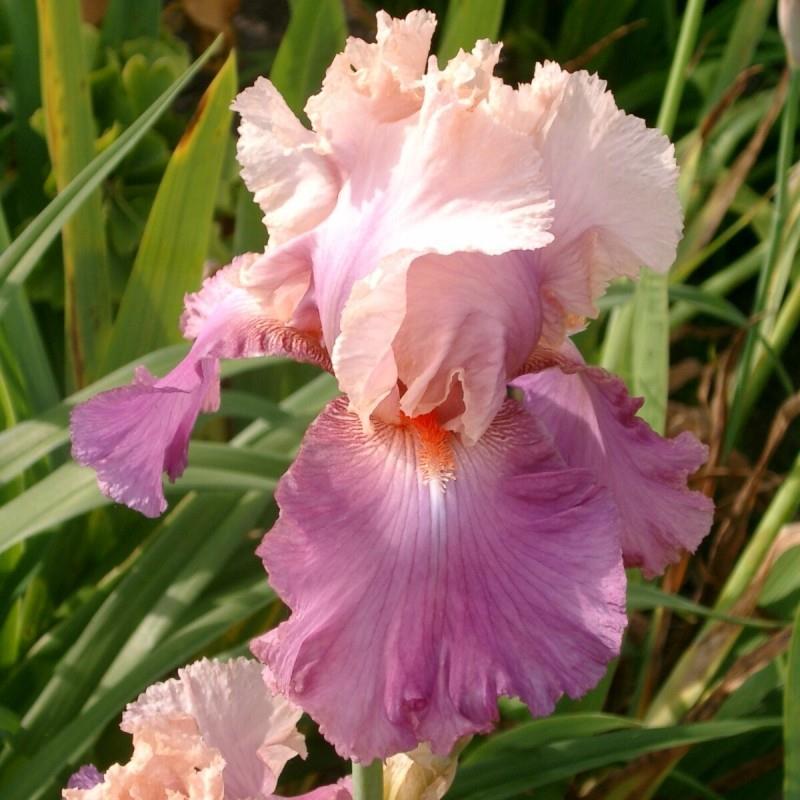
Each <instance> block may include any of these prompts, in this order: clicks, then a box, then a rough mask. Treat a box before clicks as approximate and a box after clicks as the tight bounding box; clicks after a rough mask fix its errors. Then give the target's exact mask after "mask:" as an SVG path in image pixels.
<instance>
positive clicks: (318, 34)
mask: <svg viewBox="0 0 800 800" xmlns="http://www.w3.org/2000/svg"><path fill="white" fill-rule="evenodd" d="M291 12H292V17H291V19H290V20H289V27H288V28H287V29H286V33H285V34H284V36H283V39H282V40H281V44H280V47H279V48H278V52H277V54H276V55H275V61H274V62H273V64H272V70H271V71H270V79H271V80H272V82H273V83H274V84H275V86H276V88H277V89H278V91H280V93H281V94H282V95H283V98H284V100H286V103H287V105H288V106H289V108H291V109H292V111H294V113H295V114H297V115H298V116H299V115H300V114H301V113H302V111H303V106H304V105H305V103H306V100H307V99H308V97H309V96H310V95H311V94H313V93H314V92H315V91H317V89H319V87H320V86H321V85H322V77H323V75H324V74H325V70H326V68H327V66H328V64H330V63H331V61H332V60H333V57H334V56H335V55H336V53H338V52H339V51H340V50H341V49H342V47H343V45H344V40H345V36H346V35H347V24H346V22H345V17H344V9H343V7H342V0H292V2H291Z"/></svg>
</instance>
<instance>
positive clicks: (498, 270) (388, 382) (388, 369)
mask: <svg viewBox="0 0 800 800" xmlns="http://www.w3.org/2000/svg"><path fill="white" fill-rule="evenodd" d="M409 260H410V266H409ZM540 332H541V301H540V295H539V285H538V277H537V275H536V272H535V270H533V269H531V263H530V257H529V254H526V253H520V252H514V253H508V254H505V255H502V256H486V255H483V254H479V253H455V254H453V255H450V256H439V255H428V256H422V257H420V258H416V259H413V257H410V256H408V255H405V254H401V255H400V256H399V257H398V258H397V259H396V261H394V262H391V261H390V262H389V264H388V268H386V269H380V270H377V271H376V272H375V273H373V274H371V275H370V276H368V277H367V278H364V279H362V280H361V281H359V282H358V283H357V284H356V285H355V287H354V289H353V292H352V294H351V296H350V300H349V301H348V304H347V306H346V307H345V313H344V316H343V319H342V332H341V334H340V335H339V338H338V339H337V341H336V347H335V350H334V355H333V361H334V364H335V370H336V374H337V377H338V378H339V384H340V386H341V387H342V389H343V391H345V392H346V393H347V395H348V397H349V398H350V408H351V410H353V411H355V412H356V413H357V414H358V415H359V416H360V417H361V419H362V422H365V421H366V420H367V419H368V418H369V416H370V415H371V414H372V413H373V411H374V410H375V409H376V408H377V407H378V405H379V404H380V403H381V402H382V401H383V400H384V399H385V398H387V397H389V395H390V394H391V393H392V391H393V389H394V387H395V385H396V384H397V381H398V380H399V381H400V382H401V384H402V385H403V387H404V391H403V393H402V395H398V396H397V398H396V399H395V400H394V402H393V404H392V406H393V407H394V408H396V409H397V410H400V411H402V412H403V413H404V414H406V415H407V416H409V417H413V416H418V415H421V414H427V413H429V412H431V411H433V410H434V409H437V408H438V409H439V410H440V417H442V418H445V419H446V427H447V428H448V429H450V430H453V431H455V432H458V433H460V434H462V435H463V436H464V437H465V438H466V440H467V441H468V442H475V441H477V440H478V439H479V438H480V436H481V435H482V434H483V432H484V431H485V430H486V428H488V427H489V425H490V424H491V422H492V420H493V419H494V417H495V415H496V413H497V411H498V410H499V408H500V406H501V405H502V403H503V400H504V398H505V396H506V384H507V383H508V377H509V376H510V375H514V374H517V373H518V372H519V369H520V367H521V365H522V364H523V362H524V361H525V359H526V357H527V355H528V354H529V353H530V352H531V350H532V349H533V348H534V347H535V345H536V342H537V341H538V338H539V334H540ZM382 410H384V409H382ZM388 410H391V409H388Z"/></svg>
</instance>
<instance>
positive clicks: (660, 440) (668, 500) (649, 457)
mask: <svg viewBox="0 0 800 800" xmlns="http://www.w3.org/2000/svg"><path fill="white" fill-rule="evenodd" d="M566 352H567V353H568V354H569V357H567V358H561V359H560V366H552V367H549V368H547V369H543V370H542V371H540V372H536V373H532V374H528V375H523V376H521V377H519V378H517V379H516V380H515V381H514V383H513V385H514V386H516V387H517V388H519V389H521V390H522V392H523V396H524V404H525V407H526V408H527V409H528V410H529V411H530V413H531V414H533V415H535V416H536V417H537V419H539V420H541V421H542V422H543V423H544V424H545V426H546V427H547V430H548V431H549V432H550V434H551V436H552V437H553V440H554V442H555V444H556V446H557V447H558V450H559V452H560V453H561V455H562V456H563V458H564V460H565V461H566V462H567V463H568V464H569V465H570V466H573V467H587V468H589V469H592V470H594V471H595V473H596V474H597V476H598V479H599V480H600V481H601V482H602V483H603V484H604V485H605V486H606V487H607V488H608V489H609V491H610V492H611V494H612V496H613V497H614V501H615V502H616V504H617V508H618V510H619V516H620V522H621V525H622V529H621V530H622V553H623V556H624V558H625V564H626V566H636V567H642V569H643V570H644V571H645V573H646V574H648V575H654V574H658V573H660V572H662V571H663V570H664V568H665V567H666V566H667V564H669V563H672V562H674V561H676V560H677V559H678V558H679V557H680V555H681V553H682V552H683V551H684V550H690V551H694V550H695V548H696V547H697V546H698V544H699V543H700V541H701V540H702V539H703V537H704V536H705V535H706V534H707V533H708V531H709V529H710V527H711V522H712V518H713V513H714V508H713V503H712V502H711V500H710V499H709V498H707V497H706V496H705V495H703V494H701V493H700V492H695V491H690V490H689V489H688V487H687V485H686V481H687V478H688V477H689V475H690V474H691V473H692V472H694V471H695V470H696V469H697V468H698V467H699V466H700V465H701V464H702V463H703V462H704V461H705V459H706V455H707V449H706V448H705V447H704V446H703V445H702V444H701V443H700V442H699V441H698V440H697V439H696V438H695V437H694V436H693V435H692V434H690V433H688V432H684V433H681V434H680V435H679V436H677V437H675V438H674V439H666V438H664V437H662V436H659V435H658V434H657V433H656V432H655V431H654V430H653V429H652V428H651V427H650V426H649V425H648V424H647V423H646V422H645V421H644V420H643V419H641V418H640V417H638V416H636V412H637V411H638V410H639V408H640V407H641V404H642V400H641V399H640V398H632V397H630V395H629V394H628V392H627V390H626V388H625V385H624V384H623V382H622V381H621V380H620V379H619V378H616V377H614V376H613V375H610V374H609V373H607V372H606V371H605V370H602V369H600V368H598V367H589V366H587V365H586V364H584V363H583V360H582V359H581V357H580V354H579V353H578V352H577V349H576V348H574V346H571V345H570V346H569V347H568V349H566Z"/></svg>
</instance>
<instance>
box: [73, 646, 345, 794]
mask: <svg viewBox="0 0 800 800" xmlns="http://www.w3.org/2000/svg"><path fill="white" fill-rule="evenodd" d="M301 714H302V711H301V710H300V709H299V708H297V707H296V706H294V705H293V704H292V703H291V702H289V701H288V700H287V699H286V698H285V697H282V696H280V695H271V694H270V693H269V692H268V691H267V689H266V687H265V686H264V682H263V679H262V667H261V665H260V664H258V662H255V661H251V660H248V659H245V658H237V659H234V660H232V661H228V662H224V663H223V662H219V661H208V660H207V659H203V660H201V661H197V662H195V663H194V664H190V665H189V666H188V667H184V668H183V669H180V670H178V677H177V678H173V679H172V680H168V681H165V682H163V683H156V684H154V685H153V686H151V687H150V688H149V689H147V691H146V692H144V693H143V694H142V695H140V696H139V698H138V699H137V700H136V701H135V702H133V703H131V704H130V705H129V706H128V707H127V708H126V709H125V712H124V714H123V715H122V724H121V727H122V730H123V731H125V732H126V733H130V734H132V736H133V755H132V756H131V760H130V761H129V762H128V763H127V764H114V765H112V766H111V767H109V768H108V770H107V771H106V772H105V774H103V773H101V772H99V771H98V770H97V769H96V768H95V767H93V766H91V765H87V766H84V767H81V769H80V770H79V771H78V772H77V773H75V775H73V776H72V778H71V779H70V781H69V783H68V784H67V788H66V789H64V791H63V793H62V796H63V798H64V800H126V799H127V798H130V797H136V798H138V799H139V800H161V798H164V797H169V798H174V800H223V799H224V800H280V798H278V796H277V795H275V794H273V792H274V790H275V785H276V784H277V782H278V776H279V775H280V773H281V771H282V770H283V767H284V765H285V764H286V762H287V761H289V759H291V758H294V757H295V756H297V755H300V756H302V757H303V758H305V755H306V748H305V742H304V740H303V737H302V736H301V735H300V733H299V732H298V731H297V728H296V727H295V726H296V724H297V721H298V719H300V715H301ZM302 798H304V800H350V791H349V789H348V787H347V786H346V785H331V786H324V787H321V788H319V789H315V790H314V791H313V792H309V793H308V794H304V795H302Z"/></svg>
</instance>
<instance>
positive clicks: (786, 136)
mask: <svg viewBox="0 0 800 800" xmlns="http://www.w3.org/2000/svg"><path fill="white" fill-rule="evenodd" d="M798 103H800V69H793V70H792V74H791V77H790V80H789V91H788V93H787V95H786V103H785V105H784V107H783V120H782V124H781V135H780V142H779V143H778V161H777V164H776V168H775V185H776V186H777V192H776V196H775V206H774V208H773V211H772V224H771V226H770V233H769V239H768V242H767V253H766V256H765V258H764V264H763V266H762V269H761V272H760V273H759V276H758V286H757V288H756V299H755V303H754V305H753V319H755V320H757V321H756V322H755V323H754V324H753V327H752V328H751V329H750V330H749V331H748V334H747V339H746V340H745V344H744V350H743V351H742V358H741V361H740V363H739V372H738V376H739V377H738V380H737V381H736V391H735V392H734V396H733V401H732V402H731V410H730V417H729V419H728V427H727V430H726V433H725V453H726V454H727V453H729V452H730V451H731V449H732V448H733V446H734V444H735V443H736V439H737V437H738V435H739V432H740V430H741V428H742V425H743V423H744V419H745V411H746V408H747V406H746V404H745V403H744V398H745V394H746V392H747V387H748V384H749V379H750V370H751V366H752V361H753V356H754V351H755V346H756V342H757V339H758V333H759V332H760V329H761V328H762V327H763V326H762V322H761V320H760V319H759V318H760V317H761V315H762V312H763V311H764V309H765V307H766V305H767V300H768V299H771V300H772V301H773V303H774V301H775V300H776V299H777V303H780V300H781V299H782V298H775V297H772V298H768V295H769V288H770V283H771V281H772V273H773V272H774V270H775V265H776V263H777V261H778V255H779V253H780V250H781V244H782V242H783V229H784V223H785V221H786V213H787V208H788V202H787V200H788V191H789V168H790V167H791V166H792V156H793V153H794V135H795V130H796V128H797V106H798Z"/></svg>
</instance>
